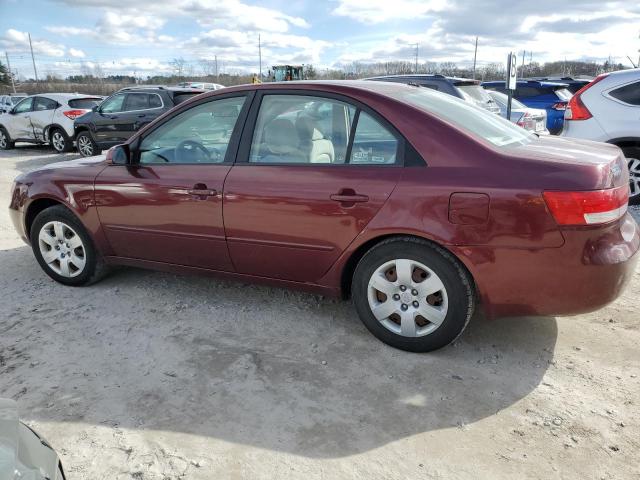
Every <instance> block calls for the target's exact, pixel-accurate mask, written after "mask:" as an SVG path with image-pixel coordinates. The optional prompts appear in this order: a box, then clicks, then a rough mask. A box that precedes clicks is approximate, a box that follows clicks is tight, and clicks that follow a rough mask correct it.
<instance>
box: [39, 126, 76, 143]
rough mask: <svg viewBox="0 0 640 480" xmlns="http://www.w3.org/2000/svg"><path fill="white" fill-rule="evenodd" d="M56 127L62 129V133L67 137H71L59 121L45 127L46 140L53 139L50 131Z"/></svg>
mask: <svg viewBox="0 0 640 480" xmlns="http://www.w3.org/2000/svg"><path fill="white" fill-rule="evenodd" d="M55 129H58V130H61V131H62V133H63V134H64V135H65V136H66V137H67V138H69V134H68V133H67V131H66V130H65V128H64V127H63V126H62V125H60V124H59V123H51V124H49V125H47V126H46V127H44V138H45V140H46V141H47V142H49V141H51V138H50V136H49V135H50V132H51V131H52V130H55ZM69 139H70V140H71V138H69Z"/></svg>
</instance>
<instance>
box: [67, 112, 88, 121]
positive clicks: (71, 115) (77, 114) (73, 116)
mask: <svg viewBox="0 0 640 480" xmlns="http://www.w3.org/2000/svg"><path fill="white" fill-rule="evenodd" d="M88 111H89V110H67V111H66V112H62V114H63V115H64V116H65V117H67V118H70V119H71V120H75V119H76V118H78V117H81V116H82V115H84V114H85V113H87V112H88Z"/></svg>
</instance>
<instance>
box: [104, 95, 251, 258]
mask: <svg viewBox="0 0 640 480" xmlns="http://www.w3.org/2000/svg"><path fill="white" fill-rule="evenodd" d="M248 102H249V99H248V97H247V96H246V94H240V93H235V94H230V95H226V96H224V97H222V98H220V97H216V98H215V99H214V100H211V99H205V100H202V101H201V102H199V103H197V104H194V105H190V106H189V108H188V109H181V110H179V111H178V112H176V113H175V114H174V115H173V116H171V117H170V118H167V119H166V120H165V121H164V122H163V123H162V124H160V125H158V126H157V127H156V128H154V129H153V130H151V131H150V132H147V133H146V134H145V136H144V137H143V138H142V139H141V140H140V141H139V142H137V141H136V143H137V144H138V145H137V146H136V147H135V148H134V147H131V148H132V159H133V163H131V164H129V165H110V166H109V167H107V168H105V169H104V170H103V171H102V172H101V173H100V175H98V177H97V178H96V181H95V198H96V205H97V209H98V215H99V217H100V222H101V224H102V227H103V229H104V233H105V235H106V237H107V240H108V241H109V244H110V245H111V248H112V250H113V252H114V254H115V255H116V256H119V257H124V258H132V259H137V260H146V261H152V262H162V263H168V264H175V265H185V266H190V267H198V268H206V269H211V270H219V271H233V266H232V264H231V260H230V258H229V253H228V250H227V245H226V241H225V234H224V223H223V219H222V191H223V184H224V180H225V178H226V176H227V174H228V172H229V169H230V168H231V165H232V164H233V161H234V160H235V155H236V150H237V144H238V140H239V130H240V127H241V125H242V123H243V122H242V120H240V119H242V118H243V116H245V115H246V112H245V109H246V108H247V106H246V105H248Z"/></svg>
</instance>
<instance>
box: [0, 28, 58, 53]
mask: <svg viewBox="0 0 640 480" xmlns="http://www.w3.org/2000/svg"><path fill="white" fill-rule="evenodd" d="M31 43H32V45H33V52H34V53H36V54H41V55H46V56H50V57H62V56H64V50H65V48H64V45H60V44H56V43H52V42H49V41H47V40H39V39H37V38H34V37H32V38H31ZM0 46H2V48H3V49H4V50H7V51H10V52H15V51H28V50H29V35H28V34H27V32H20V31H18V30H14V29H13V28H10V29H9V30H7V31H6V32H5V34H4V35H3V36H2V37H1V38H0Z"/></svg>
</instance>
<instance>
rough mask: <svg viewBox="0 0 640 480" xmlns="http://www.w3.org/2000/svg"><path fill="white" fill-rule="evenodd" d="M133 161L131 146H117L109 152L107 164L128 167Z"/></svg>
mask: <svg viewBox="0 0 640 480" xmlns="http://www.w3.org/2000/svg"><path fill="white" fill-rule="evenodd" d="M130 161H131V152H130V151H129V145H127V144H124V145H116V146H115V147H112V148H111V149H110V150H109V151H108V152H107V162H108V163H109V164H111V165H127V164H129V163H130Z"/></svg>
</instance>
